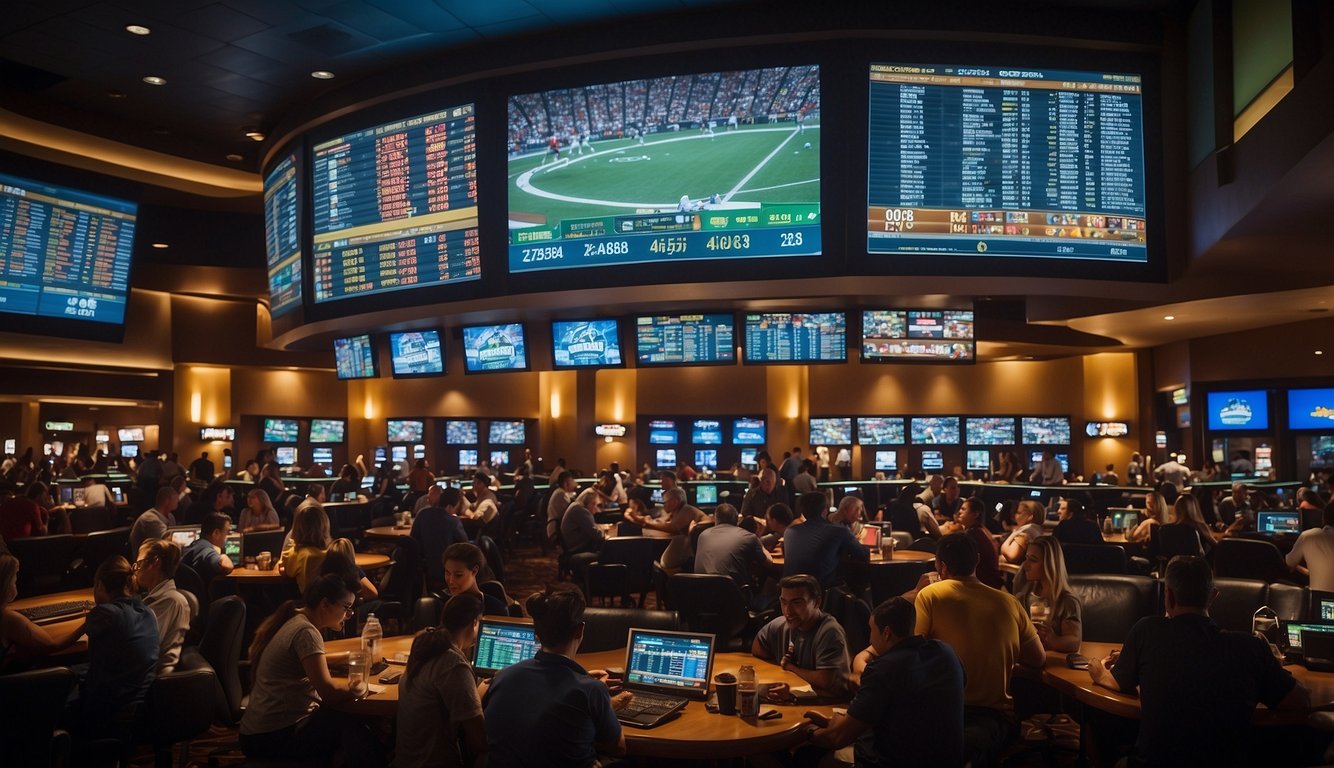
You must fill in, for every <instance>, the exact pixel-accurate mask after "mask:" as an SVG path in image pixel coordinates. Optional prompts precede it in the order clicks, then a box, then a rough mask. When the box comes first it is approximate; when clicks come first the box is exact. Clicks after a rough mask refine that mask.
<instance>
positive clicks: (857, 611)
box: [822, 587, 871, 654]
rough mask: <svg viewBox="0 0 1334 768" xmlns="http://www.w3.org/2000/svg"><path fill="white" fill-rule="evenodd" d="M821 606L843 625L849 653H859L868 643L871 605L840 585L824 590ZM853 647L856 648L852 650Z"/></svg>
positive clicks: (869, 639) (869, 638) (869, 640)
mask: <svg viewBox="0 0 1334 768" xmlns="http://www.w3.org/2000/svg"><path fill="white" fill-rule="evenodd" d="M822 608H823V610H824V612H825V613H827V614H829V615H830V616H833V617H834V619H835V620H837V621H838V623H839V626H841V627H843V634H844V635H845V636H846V637H847V642H848V651H849V653H853V654H856V653H861V649H863V648H865V647H866V646H867V645H869V644H870V642H871V628H870V626H869V625H868V622H869V621H870V619H871V606H869V605H867V604H866V601H865V600H862V599H860V598H858V597H856V596H854V595H853V594H852V593H851V592H849V591H847V590H846V589H844V588H842V587H833V588H832V589H829V590H826V591H825V593H824V604H823V606H822ZM853 648H856V649H857V650H856V651H853V650H852V649H853Z"/></svg>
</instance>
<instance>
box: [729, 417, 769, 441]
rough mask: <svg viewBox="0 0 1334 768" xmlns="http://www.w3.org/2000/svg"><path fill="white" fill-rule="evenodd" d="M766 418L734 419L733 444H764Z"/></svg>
mask: <svg viewBox="0 0 1334 768" xmlns="http://www.w3.org/2000/svg"><path fill="white" fill-rule="evenodd" d="M765 436H766V432H765V428H764V419H733V420H732V445H764V442H765Z"/></svg>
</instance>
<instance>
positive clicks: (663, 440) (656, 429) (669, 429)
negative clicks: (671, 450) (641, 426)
mask: <svg viewBox="0 0 1334 768" xmlns="http://www.w3.org/2000/svg"><path fill="white" fill-rule="evenodd" d="M679 439H680V438H679V436H678V435H677V432H676V422H674V421H668V420H665V419H659V420H656V421H650V422H649V423H648V441H649V443H650V444H653V445H676V443H677V442H678V441H679Z"/></svg>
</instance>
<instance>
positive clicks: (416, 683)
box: [394, 593, 486, 768]
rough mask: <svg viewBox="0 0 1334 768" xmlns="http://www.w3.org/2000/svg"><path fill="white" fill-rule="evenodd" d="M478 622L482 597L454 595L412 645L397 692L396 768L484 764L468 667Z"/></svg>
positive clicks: (478, 715) (475, 693) (483, 744)
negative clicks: (438, 618) (434, 625)
mask: <svg viewBox="0 0 1334 768" xmlns="http://www.w3.org/2000/svg"><path fill="white" fill-rule="evenodd" d="M481 618H482V599H481V598H480V597H478V596H477V595H475V594H471V593H465V594H461V595H456V596H454V597H452V598H450V600H449V602H448V603H445V610H444V614H443V617H442V618H441V625H442V626H441V627H440V628H439V629H436V628H431V629H427V630H423V631H421V632H419V633H418V634H417V637H416V638H415V639H414V640H413V641H412V653H411V655H409V656H408V666H407V669H405V670H404V671H403V679H402V681H401V682H400V683H399V687H398V729H397V730H398V737H397V741H396V743H395V748H394V765H395V766H396V767H397V768H425V766H449V767H450V768H453V767H454V766H464V765H475V766H481V765H485V764H486V727H485V725H483V723H482V701H481V697H480V695H479V694H478V691H477V680H476V678H475V677H474V676H473V672H472V666H471V665H470V664H469V663H468V660H469V658H470V657H471V656H472V648H473V646H474V645H476V644H477V627H478V624H479V623H480V622H481ZM460 742H462V746H463V747H464V750H460V748H459V747H460Z"/></svg>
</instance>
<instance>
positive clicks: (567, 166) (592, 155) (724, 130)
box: [508, 66, 821, 272]
mask: <svg viewBox="0 0 1334 768" xmlns="http://www.w3.org/2000/svg"><path fill="white" fill-rule="evenodd" d="M509 146H510V160H509V179H510V183H509V188H508V191H509V222H510V247H509V248H510V250H509V263H510V272H527V271H533V270H543V269H570V268H575V267H594V266H607V265H611V264H630V263H638V262H679V261H691V260H696V259H738V258H751V257H759V256H809V255H815V254H819V253H820V248H821V245H820V219H821V217H820V68H819V67H818V66H797V67H773V68H770V69H753V70H746V71H740V72H709V73H703V74H696V75H677V76H671V77H657V78H651V79H645V80H629V81H625V82H619V83H609V84H604V85H591V86H587V87H583V88H566V89H561V90H555V91H547V92H545V93H528V94H522V95H516V96H511V97H510V99H509Z"/></svg>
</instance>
